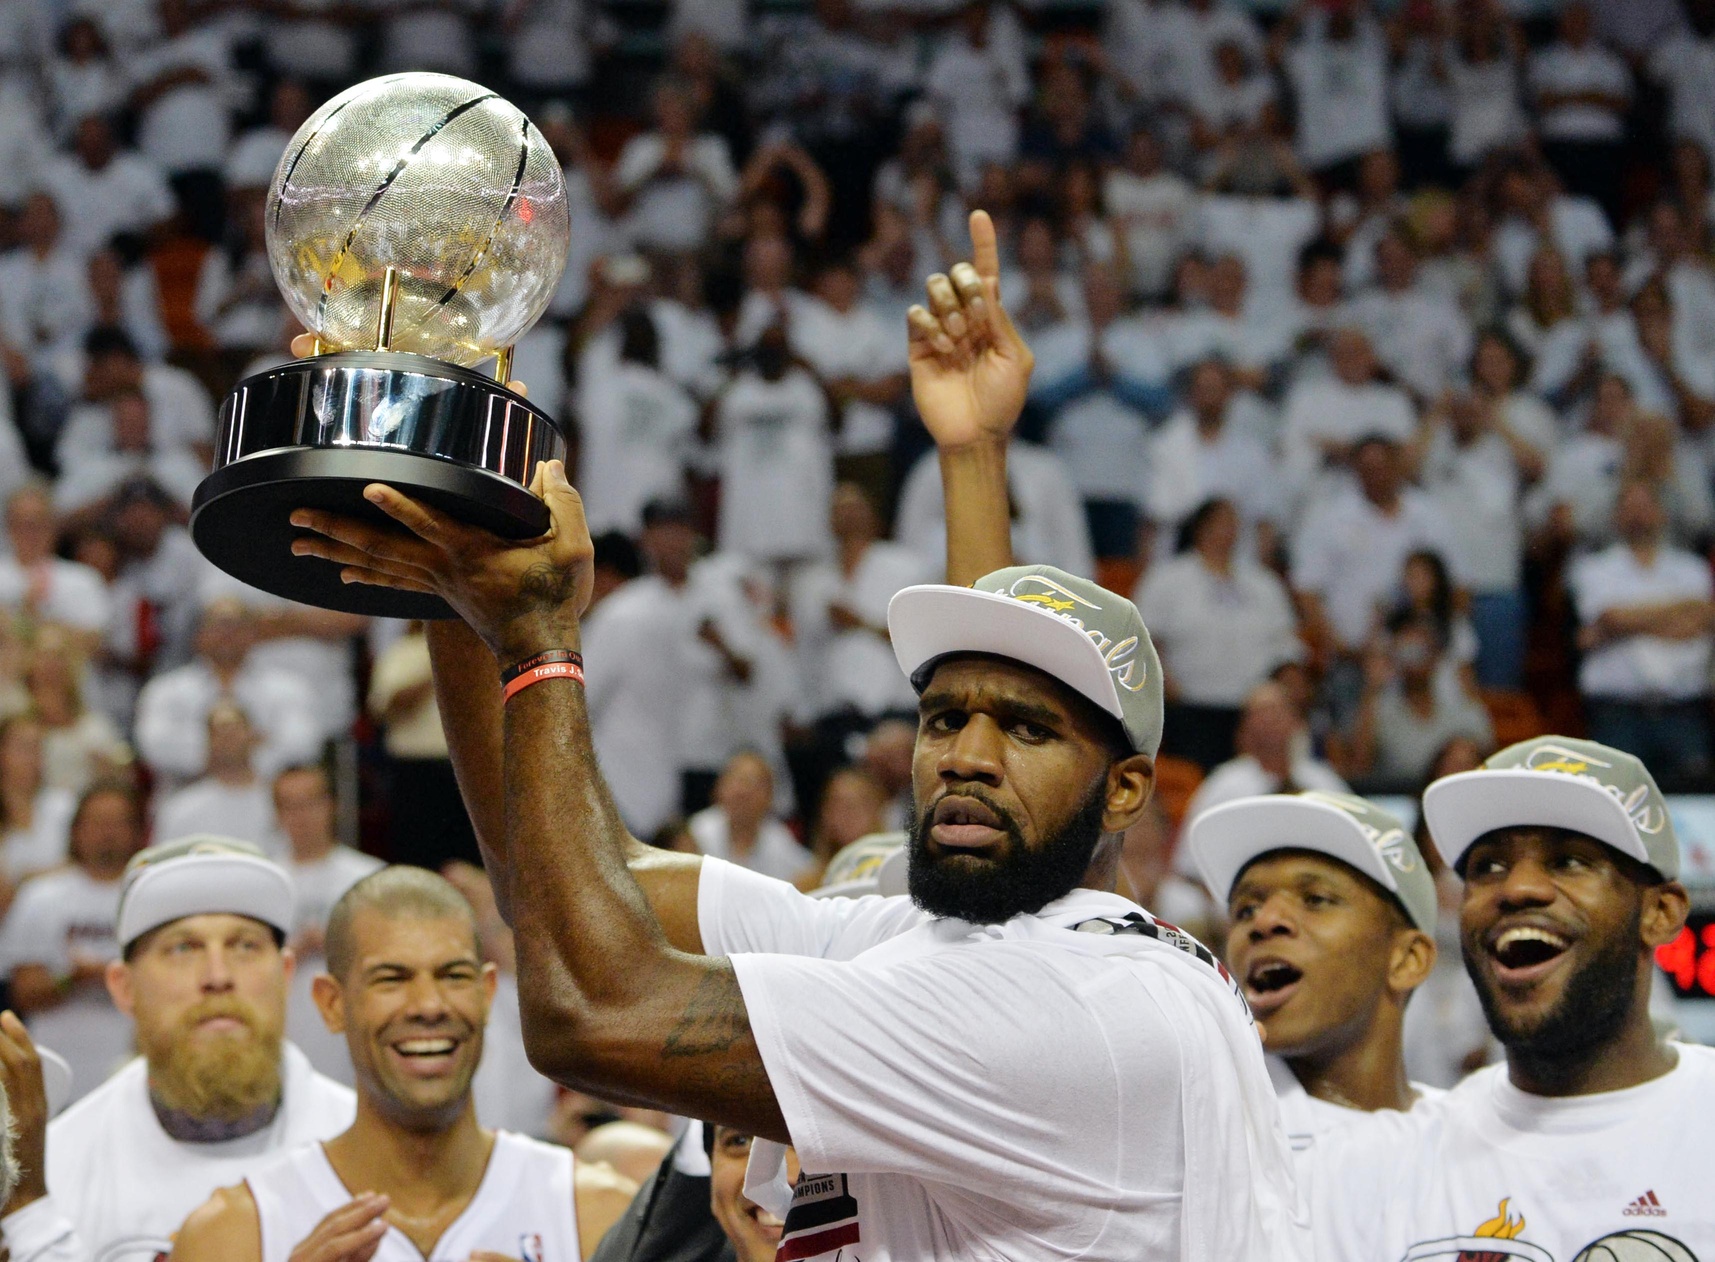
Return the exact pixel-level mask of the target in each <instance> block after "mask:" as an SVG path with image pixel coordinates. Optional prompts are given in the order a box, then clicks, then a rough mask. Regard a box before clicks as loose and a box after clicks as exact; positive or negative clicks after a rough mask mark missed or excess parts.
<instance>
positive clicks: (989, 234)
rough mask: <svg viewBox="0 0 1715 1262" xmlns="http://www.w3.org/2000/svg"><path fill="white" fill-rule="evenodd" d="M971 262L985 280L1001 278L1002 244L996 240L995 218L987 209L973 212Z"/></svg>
mask: <svg viewBox="0 0 1715 1262" xmlns="http://www.w3.org/2000/svg"><path fill="white" fill-rule="evenodd" d="M971 262H972V263H974V264H976V268H977V275H979V276H981V277H982V278H983V279H984V280H992V281H999V280H1000V246H999V245H998V244H997V243H996V242H995V236H994V220H992V219H990V218H989V213H988V211H986V210H973V211H972V212H971Z"/></svg>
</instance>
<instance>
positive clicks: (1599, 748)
mask: <svg viewBox="0 0 1715 1262" xmlns="http://www.w3.org/2000/svg"><path fill="white" fill-rule="evenodd" d="M1423 814H1424V818H1426V819H1427V820H1428V821H1429V831H1430V834H1431V835H1432V836H1433V837H1434V838H1435V844H1436V846H1437V847H1439V848H1440V850H1441V853H1442V854H1443V855H1445V856H1446V858H1447V862H1448V863H1450V864H1451V865H1452V866H1453V867H1454V868H1455V869H1459V870H1462V869H1463V867H1464V860H1465V854H1466V852H1467V851H1469V850H1470V848H1471V844H1472V843H1473V842H1475V841H1476V840H1477V838H1479V837H1481V836H1482V835H1483V834H1484V833H1490V832H1493V831H1494V830H1495V829H1497V828H1531V827H1535V828H1564V829H1567V830H1568V831H1571V832H1575V833H1583V834H1584V835H1585V836H1586V837H1593V838H1595V839H1596V840H1597V841H1599V842H1601V843H1603V844H1604V845H1607V846H1611V847H1613V848H1614V849H1615V850H1618V851H1619V852H1620V853H1621V854H1624V855H1630V856H1631V857H1632V858H1634V859H1636V860H1637V861H1638V862H1640V863H1647V864H1649V865H1650V866H1651V867H1652V868H1654V869H1655V870H1656V871H1657V872H1659V873H1661V874H1662V876H1664V877H1666V878H1667V879H1668V880H1670V881H1671V880H1674V879H1675V878H1677V877H1678V876H1679V839H1678V838H1677V837H1675V836H1674V832H1673V820H1672V819H1671V818H1669V816H1668V813H1667V799H1666V798H1664V797H1662V795H1661V790H1660V789H1659V788H1657V787H1656V783H1655V777H1654V776H1652V775H1650V773H1649V768H1648V767H1646V766H1644V765H1643V763H1642V762H1640V761H1639V760H1638V759H1637V758H1635V757H1634V756H1632V755H1631V754H1628V753H1626V752H1624V751H1623V750H1618V749H1613V748H1611V747H1609V746H1607V745H1598V744H1597V743H1596V742H1595V741H1583V740H1578V739H1576V738H1575V737H1571V736H1538V737H1536V738H1534V739H1532V740H1528V741H1520V742H1519V743H1518V744H1516V745H1508V746H1507V747H1506V748H1505V749H1503V750H1500V751H1499V752H1498V753H1496V754H1494V755H1492V756H1491V757H1490V758H1489V760H1488V761H1487V762H1485V763H1484V764H1483V765H1482V766H1481V767H1479V768H1478V769H1477V770H1475V771H1461V772H1459V773H1458V774H1457V775H1452V776H1446V777H1444V778H1443V779H1440V780H1437V781H1436V782H1435V783H1434V784H1432V785H1430V786H1429V788H1428V789H1426V790H1425V791H1424V794H1423Z"/></svg>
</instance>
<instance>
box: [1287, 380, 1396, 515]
mask: <svg viewBox="0 0 1715 1262" xmlns="http://www.w3.org/2000/svg"><path fill="white" fill-rule="evenodd" d="M1280 431H1281V432H1280V455H1281V461H1282V463H1283V464H1284V466H1285V469H1284V472H1285V474H1286V478H1287V481H1288V483H1289V485H1290V486H1291V487H1292V489H1293V491H1294V493H1295V494H1297V495H1298V496H1299V497H1301V498H1310V499H1320V500H1326V499H1327V498H1329V497H1330V496H1332V495H1333V494H1334V493H1335V492H1336V491H1337V490H1339V489H1342V488H1346V487H1349V486H1350V485H1351V484H1352V482H1351V476H1350V475H1349V474H1347V473H1346V472H1345V471H1344V470H1343V469H1338V470H1336V469H1328V468H1326V461H1327V456H1326V454H1325V451H1324V444H1325V443H1334V444H1337V445H1340V446H1348V445H1350V444H1351V443H1354V442H1356V441H1357V440H1358V439H1360V438H1365V437H1368V436H1369V435H1371V434H1380V435H1383V436H1384V437H1387V438H1391V439H1392V440H1393V441H1394V442H1396V443H1400V444H1402V445H1403V444H1405V443H1409V442H1410V441H1411V439H1412V436H1413V435H1414V434H1415V433H1416V431H1417V413H1416V411H1415V410H1414V409H1413V408H1412V406H1411V400H1410V399H1409V398H1407V397H1406V393H1405V391H1403V390H1401V389H1399V388H1398V387H1397V386H1388V385H1383V384H1382V383H1380V382H1377V381H1372V382H1366V383H1365V384H1364V385H1361V386H1353V385H1348V384H1346V383H1345V382H1344V381H1341V380H1340V379H1339V378H1338V377H1324V378H1320V379H1316V378H1312V379H1311V380H1308V381H1300V382H1299V383H1298V384H1297V385H1295V386H1293V387H1292V389H1291V390H1289V391H1288V392H1287V395H1286V401H1285V403H1284V405H1283V411H1282V416H1281V422H1280Z"/></svg>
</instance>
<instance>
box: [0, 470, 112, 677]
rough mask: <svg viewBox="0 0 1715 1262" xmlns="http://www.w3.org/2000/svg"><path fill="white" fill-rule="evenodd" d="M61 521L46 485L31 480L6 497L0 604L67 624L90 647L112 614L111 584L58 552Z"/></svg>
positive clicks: (85, 647)
mask: <svg viewBox="0 0 1715 1262" xmlns="http://www.w3.org/2000/svg"><path fill="white" fill-rule="evenodd" d="M58 534H59V520H58V518H57V516H56V514H55V513H54V504H53V497H52V493H51V492H50V491H49V489H48V486H47V484H46V483H42V482H30V483H26V484H25V485H24V486H23V487H21V488H20V489H19V490H17V491H15V492H13V493H12V496H11V497H10V498H9V499H8V500H7V501H6V540H7V542H8V543H10V544H11V545H12V549H11V551H12V555H11V556H9V557H0V606H3V607H5V608H9V609H15V610H17V611H18V612H20V613H28V614H30V615H31V616H33V617H35V618H37V619H39V620H40V621H42V622H49V623H57V624H59V626H61V627H63V628H65V630H66V631H67V632H68V633H69V635H70V637H71V638H72V639H73V640H74V641H75V642H76V643H77V646H78V647H79V648H81V649H83V650H85V651H88V650H91V649H93V648H94V647H95V645H96V644H97V643H98V642H99V640H100V637H101V633H102V632H103V631H105V630H106V629H107V623H108V619H109V618H110V617H111V616H112V606H111V603H110V601H109V600H108V596H107V584H106V583H105V582H103V580H102V577H101V575H100V574H98V573H96V572H95V571H94V570H93V569H91V568H90V567H89V566H87V565H80V564H78V563H77V562H76V561H66V560H63V559H61V558H60V557H57V556H55V555H54V542H55V540H56V539H57V537H58Z"/></svg>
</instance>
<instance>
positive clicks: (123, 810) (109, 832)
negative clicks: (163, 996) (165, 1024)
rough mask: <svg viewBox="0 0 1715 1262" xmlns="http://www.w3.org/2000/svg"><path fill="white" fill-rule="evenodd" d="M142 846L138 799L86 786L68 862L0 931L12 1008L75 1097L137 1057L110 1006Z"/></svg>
mask: <svg viewBox="0 0 1715 1262" xmlns="http://www.w3.org/2000/svg"><path fill="white" fill-rule="evenodd" d="M142 846H143V819H142V807H141V804H140V803H139V802H138V800H137V796H136V794H134V793H132V792H131V791H130V790H129V789H126V788H123V787H116V786H113V785H98V786H96V787H95V788H93V789H90V790H89V791H88V792H86V793H85V794H84V795H83V797H82V798H81V799H80V800H79V802H78V804H77V810H76V812H75V813H74V814H73V815H72V818H71V827H70V844H69V855H70V859H71V863H70V865H68V866H66V867H63V868H59V869H56V870H54V871H51V872H47V873H44V874H43V875H41V876H37V877H33V878H31V879H30V880H29V881H27V882H25V883H24V886H23V888H22V889H20V890H19V891H18V898H17V901H16V902H14V903H13V905H12V910H11V913H10V914H9V915H8V916H7V918H6V928H5V932H4V934H0V956H3V957H4V962H5V966H6V970H7V972H8V973H9V974H10V976H11V982H12V1004H13V1006H14V1007H15V1008H16V1009H17V1011H18V1013H19V1014H20V1015H21V1016H22V1017H23V1018H24V1021H25V1023H26V1024H27V1025H28V1026H29V1028H30V1037H31V1038H32V1039H35V1040H39V1041H40V1042H43V1043H46V1044H48V1045H49V1046H50V1047H54V1048H56V1049H62V1054H63V1055H65V1056H66V1057H67V1058H68V1060H69V1061H70V1063H71V1068H72V1085H73V1090H74V1091H75V1092H76V1093H77V1094H79V1095H82V1094H86V1093H88V1092H90V1091H93V1090H95V1089H96V1088H97V1087H99V1086H100V1085H101V1083H102V1081H103V1080H104V1079H105V1078H106V1077H107V1076H108V1075H109V1074H110V1073H112V1072H113V1071H114V1070H115V1069H117V1068H118V1067H119V1065H120V1063H121V1062H123V1061H124V1060H125V1058H126V1057H127V1056H128V1055H129V1054H130V1052H131V1036H132V1031H131V1020H130V1018H129V1016H128V1015H127V1014H126V1013H124V1012H122V1011H120V1010H119V1009H118V1008H116V1007H115V1006H114V1001H113V999H112V998H111V997H110V996H109V994H108V990H107V984H106V979H107V973H108V968H109V965H110V964H111V962H112V961H114V960H116V959H118V958H119V951H120V944H119V942H117V941H116V940H115V938H114V932H113V922H114V916H115V914H116V913H117V911H118V908H119V896H120V889H121V886H120V878H121V877H122V876H123V875H124V872H125V865H126V863H127V862H128V861H129V860H130V858H131V856H132V855H134V854H136V853H137V851H138V850H140V849H142ZM14 1252H16V1250H14Z"/></svg>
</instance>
